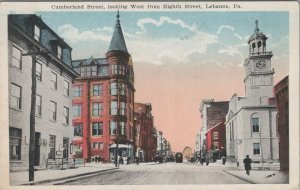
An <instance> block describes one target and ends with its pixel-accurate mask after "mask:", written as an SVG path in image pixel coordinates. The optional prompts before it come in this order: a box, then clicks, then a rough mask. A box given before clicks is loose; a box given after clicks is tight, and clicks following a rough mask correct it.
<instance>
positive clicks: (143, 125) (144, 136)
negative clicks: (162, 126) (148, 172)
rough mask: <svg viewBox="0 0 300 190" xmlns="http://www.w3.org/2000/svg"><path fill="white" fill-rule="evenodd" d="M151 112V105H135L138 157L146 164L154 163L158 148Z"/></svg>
mask: <svg viewBox="0 0 300 190" xmlns="http://www.w3.org/2000/svg"><path fill="white" fill-rule="evenodd" d="M151 111H152V106H151V104H142V103H134V118H135V126H136V130H135V146H136V155H137V156H139V157H140V160H141V161H145V162H149V161H153V158H154V156H155V154H156V147H157V137H156V129H155V128H154V123H153V116H152V113H151Z"/></svg>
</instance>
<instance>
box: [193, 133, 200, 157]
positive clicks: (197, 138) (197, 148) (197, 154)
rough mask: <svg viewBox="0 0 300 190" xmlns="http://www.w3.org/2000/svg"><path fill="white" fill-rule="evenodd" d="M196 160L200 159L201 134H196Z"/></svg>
mask: <svg viewBox="0 0 300 190" xmlns="http://www.w3.org/2000/svg"><path fill="white" fill-rule="evenodd" d="M194 156H195V158H199V157H200V132H198V133H197V134H196V141H195V155H194Z"/></svg>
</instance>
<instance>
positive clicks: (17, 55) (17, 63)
mask: <svg viewBox="0 0 300 190" xmlns="http://www.w3.org/2000/svg"><path fill="white" fill-rule="evenodd" d="M11 65H12V66H13V67H15V68H18V69H20V70H21V69H22V52H21V50H20V49H18V48H16V47H15V46H13V47H12V63H11Z"/></svg>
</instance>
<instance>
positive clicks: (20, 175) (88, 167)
mask: <svg viewBox="0 0 300 190" xmlns="http://www.w3.org/2000/svg"><path fill="white" fill-rule="evenodd" d="M115 169H118V168H115V166H114V164H102V163H86V164H85V167H84V166H83V165H81V166H79V167H78V168H74V169H65V170H59V169H56V170H55V169H51V170H50V169H49V170H38V171H35V172H34V182H33V184H34V185H37V184H42V183H50V182H53V181H58V180H64V179H68V178H73V177H78V176H84V175H87V174H93V173H100V172H104V171H109V170H115ZM28 175H29V172H28V171H18V172H10V174H9V178H10V185H29V184H30V183H29V182H28Z"/></svg>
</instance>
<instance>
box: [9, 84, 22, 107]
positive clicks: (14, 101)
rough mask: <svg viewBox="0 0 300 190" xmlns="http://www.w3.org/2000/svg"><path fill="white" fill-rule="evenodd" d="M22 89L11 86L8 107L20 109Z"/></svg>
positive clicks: (14, 85)
mask: <svg viewBox="0 0 300 190" xmlns="http://www.w3.org/2000/svg"><path fill="white" fill-rule="evenodd" d="M21 96H22V88H21V86H18V85H16V84H13V83H12V84H11V95H10V106H11V107H12V108H17V109H21V107H22V106H21Z"/></svg>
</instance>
